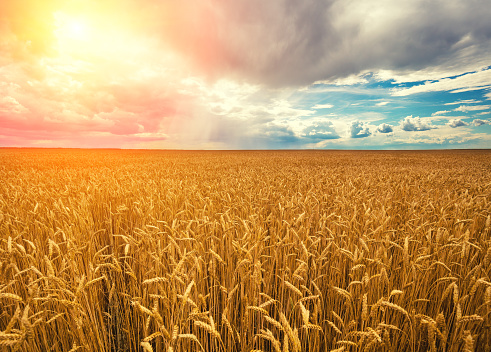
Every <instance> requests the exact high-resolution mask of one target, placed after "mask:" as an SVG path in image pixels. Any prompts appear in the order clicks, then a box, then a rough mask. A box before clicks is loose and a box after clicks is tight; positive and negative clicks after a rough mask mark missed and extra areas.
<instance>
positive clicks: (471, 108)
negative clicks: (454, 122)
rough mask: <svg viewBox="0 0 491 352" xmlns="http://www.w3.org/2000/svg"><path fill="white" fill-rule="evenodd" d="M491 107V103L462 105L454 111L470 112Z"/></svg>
mask: <svg viewBox="0 0 491 352" xmlns="http://www.w3.org/2000/svg"><path fill="white" fill-rule="evenodd" d="M489 108H491V105H473V106H469V105H461V106H459V107H458V108H456V109H455V110H454V111H461V112H468V111H479V110H487V109H489Z"/></svg>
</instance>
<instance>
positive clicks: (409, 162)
mask: <svg viewBox="0 0 491 352" xmlns="http://www.w3.org/2000/svg"><path fill="white" fill-rule="evenodd" d="M490 215H491V151H432V152H429V151H426V152H409V151H406V152H391V151H388V152H368V151H367V152H361V151H357V152H354V151H242V152H232V151H223V152H211V151H202V152H198V151H189V152H185V151H135V150H133V151H130V150H126V151H122V150H34V149H33V150H22V149H19V150H15V149H2V150H0V241H1V242H0V307H1V309H0V350H1V351H60V352H61V351H63V352H67V351H105V352H109V351H145V352H148V351H244V352H251V351H265V352H266V351H274V352H283V351H297V352H298V351H489V350H490V346H491V335H490V332H491V331H490V323H491V316H490V314H489V313H490V309H491V277H490V268H491V267H490V263H491V240H490V230H491V224H490V222H491V220H490Z"/></svg>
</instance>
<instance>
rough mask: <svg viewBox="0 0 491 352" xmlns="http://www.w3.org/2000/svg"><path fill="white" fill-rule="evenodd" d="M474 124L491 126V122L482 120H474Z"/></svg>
mask: <svg viewBox="0 0 491 352" xmlns="http://www.w3.org/2000/svg"><path fill="white" fill-rule="evenodd" d="M472 123H473V124H474V126H482V125H491V121H489V120H481V119H474V121H472Z"/></svg>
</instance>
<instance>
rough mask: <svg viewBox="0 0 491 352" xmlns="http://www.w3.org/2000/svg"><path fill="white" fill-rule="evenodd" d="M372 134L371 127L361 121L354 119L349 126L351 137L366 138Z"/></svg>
mask: <svg viewBox="0 0 491 352" xmlns="http://www.w3.org/2000/svg"><path fill="white" fill-rule="evenodd" d="M371 134H372V133H371V132H370V130H369V128H368V127H366V126H365V125H364V123H363V122H361V121H353V122H352V123H351V125H350V126H349V135H350V137H351V138H366V137H368V136H370V135H371Z"/></svg>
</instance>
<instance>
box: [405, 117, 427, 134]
mask: <svg viewBox="0 0 491 352" xmlns="http://www.w3.org/2000/svg"><path fill="white" fill-rule="evenodd" d="M401 128H402V130H403V131H408V132H414V131H428V130H431V129H433V128H436V127H434V126H431V124H429V123H427V122H426V121H424V120H422V119H421V118H420V117H419V116H417V117H412V116H406V117H405V118H404V120H402V121H401Z"/></svg>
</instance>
